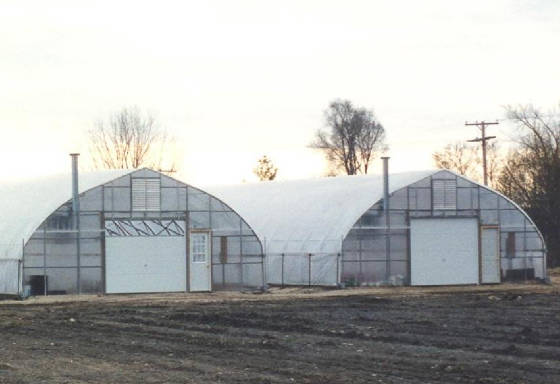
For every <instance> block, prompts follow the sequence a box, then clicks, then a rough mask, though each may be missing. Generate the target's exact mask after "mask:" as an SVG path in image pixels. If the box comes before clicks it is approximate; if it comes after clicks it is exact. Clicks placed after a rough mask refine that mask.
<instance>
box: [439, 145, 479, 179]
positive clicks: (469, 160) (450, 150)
mask: <svg viewBox="0 0 560 384" xmlns="http://www.w3.org/2000/svg"><path fill="white" fill-rule="evenodd" d="M432 158H433V159H434V162H435V164H436V167H437V168H441V169H450V170H452V171H455V172H457V173H458V174H460V175H463V176H468V177H470V178H475V177H476V178H477V177H478V175H477V164H478V163H479V161H478V156H477V153H476V148H475V147H472V146H467V145H466V144H465V143H461V142H456V143H453V144H448V145H446V146H445V147H444V148H443V149H442V150H441V151H437V152H434V153H433V154H432Z"/></svg>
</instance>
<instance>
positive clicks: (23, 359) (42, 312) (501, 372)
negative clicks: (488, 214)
mask: <svg viewBox="0 0 560 384" xmlns="http://www.w3.org/2000/svg"><path fill="white" fill-rule="evenodd" d="M0 342H1V346H0V383H34V384H35V383H51V382H56V383H81V382H88V383H104V384H105V383H560V293H559V289H558V286H556V287H555V286H546V287H545V286H536V285H535V286H525V285H512V286H505V287H504V286H498V287H494V288H492V287H490V288H488V287H474V288H472V289H471V288H461V289H445V288H442V289H434V290H426V289H424V290H423V289H415V288H406V289H387V288H385V289H369V290H368V289H365V290H345V291H321V290H306V289H301V290H285V291H275V292H274V293H270V294H261V295H253V294H245V295H243V294H239V293H237V294H223V293H216V294H202V295H192V294H191V295H177V294H175V295H157V296H146V295H141V296H106V297H99V298H97V297H91V298H85V299H84V297H81V298H79V299H78V301H77V300H76V299H75V298H71V297H70V298H62V299H52V298H49V299H47V300H44V299H31V300H27V301H26V302H24V303H19V302H2V303H1V305H0Z"/></svg>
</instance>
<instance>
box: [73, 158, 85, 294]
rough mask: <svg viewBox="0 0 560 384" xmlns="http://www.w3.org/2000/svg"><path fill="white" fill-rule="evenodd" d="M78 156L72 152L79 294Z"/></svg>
mask: <svg viewBox="0 0 560 384" xmlns="http://www.w3.org/2000/svg"><path fill="white" fill-rule="evenodd" d="M78 156H80V154H79V153H71V154H70V157H72V218H73V220H72V224H73V229H74V230H75V231H76V258H77V274H76V287H77V291H78V294H80V293H81V292H82V289H81V281H80V280H81V264H82V263H81V260H80V195H79V188H78Z"/></svg>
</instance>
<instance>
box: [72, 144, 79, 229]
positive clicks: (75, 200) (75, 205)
mask: <svg viewBox="0 0 560 384" xmlns="http://www.w3.org/2000/svg"><path fill="white" fill-rule="evenodd" d="M78 156H80V154H79V153H71V154H70V157H72V216H73V219H74V220H73V227H74V229H78V228H79V220H78V218H79V215H80V196H79V194H78V190H79V188H78Z"/></svg>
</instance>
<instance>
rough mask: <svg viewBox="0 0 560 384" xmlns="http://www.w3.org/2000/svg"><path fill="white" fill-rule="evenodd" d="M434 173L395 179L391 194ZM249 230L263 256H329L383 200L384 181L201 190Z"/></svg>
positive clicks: (343, 179)
mask: <svg viewBox="0 0 560 384" xmlns="http://www.w3.org/2000/svg"><path fill="white" fill-rule="evenodd" d="M436 172H438V171H437V170H431V171H419V172H407V173H394V174H391V175H390V177H389V192H390V193H392V192H394V191H396V190H398V189H401V188H403V187H406V186H407V185H409V184H412V183H414V182H416V181H419V180H421V179H423V178H425V177H428V176H430V175H432V174H434V173H436ZM205 190H206V191H208V192H210V193H212V194H213V195H215V196H216V197H218V198H220V199H222V200H223V201H224V202H225V203H227V204H228V205H229V206H231V207H232V208H233V209H234V210H235V211H236V212H237V213H239V214H240V215H241V217H243V218H244V219H245V220H246V221H247V223H248V224H249V225H250V226H251V227H252V229H253V230H254V231H255V233H256V234H257V236H258V237H259V238H260V240H261V242H262V243H263V245H265V246H266V251H265V252H266V253H267V255H269V254H275V253H290V252H293V253H317V254H319V253H320V254H323V253H326V254H332V253H335V254H336V253H338V252H340V251H341V246H342V240H343V239H344V237H345V236H346V234H347V233H348V231H350V229H351V228H352V226H353V225H354V224H355V223H356V221H357V220H358V219H359V218H360V217H361V216H362V215H363V214H364V213H365V212H366V211H367V210H368V209H369V208H370V207H371V206H372V205H374V204H375V203H376V202H377V201H379V200H380V199H382V198H383V176H382V175H364V176H339V177H323V178H316V179H308V180H294V181H283V182H277V181H271V182H260V183H252V184H241V185H232V186H210V187H206V188H205Z"/></svg>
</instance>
